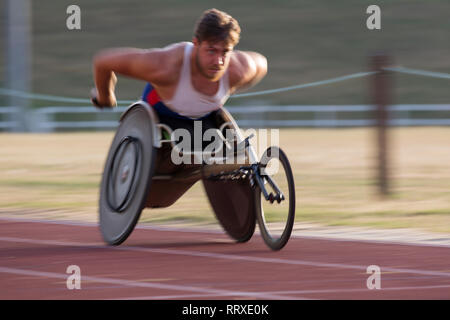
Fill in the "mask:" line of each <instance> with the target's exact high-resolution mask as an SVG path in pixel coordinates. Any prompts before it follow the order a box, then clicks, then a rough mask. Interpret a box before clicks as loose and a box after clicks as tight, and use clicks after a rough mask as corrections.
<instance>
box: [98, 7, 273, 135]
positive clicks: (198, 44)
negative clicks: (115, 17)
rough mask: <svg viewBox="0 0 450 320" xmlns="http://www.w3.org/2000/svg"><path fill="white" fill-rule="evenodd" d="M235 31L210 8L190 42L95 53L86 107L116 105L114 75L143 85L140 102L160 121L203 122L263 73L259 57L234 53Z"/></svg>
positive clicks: (233, 23) (232, 21)
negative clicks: (143, 83)
mask: <svg viewBox="0 0 450 320" xmlns="http://www.w3.org/2000/svg"><path fill="white" fill-rule="evenodd" d="M240 32H241V29H240V27H239V24H238V22H237V21H236V20H235V19H234V18H233V17H231V16H230V15H228V14H227V13H225V12H222V11H219V10H217V9H210V10H207V11H205V12H204V13H203V15H202V16H201V17H200V19H199V20H198V22H197V25H196V27H195V31H194V37H193V39H192V42H180V43H175V44H172V45H170V46H167V47H165V48H161V49H150V50H144V49H133V48H116V49H107V50H104V51H101V52H100V53H98V54H97V55H96V56H95V57H94V77H95V86H96V88H95V89H93V91H92V93H91V94H92V97H91V98H92V102H93V104H94V105H95V106H97V107H100V108H103V107H114V106H116V103H117V102H116V97H115V94H114V88H115V85H116V82H117V78H116V76H115V74H121V75H124V76H129V77H132V78H136V79H141V80H144V81H146V82H148V84H147V86H146V88H145V90H144V94H143V97H142V98H143V100H145V101H147V102H148V103H149V104H150V105H151V106H152V107H153V108H154V109H155V110H156V112H157V113H158V116H159V118H160V120H161V122H166V123H168V124H170V125H172V126H175V127H177V126H185V125H186V124H189V122H193V121H194V120H202V121H207V120H209V119H208V117H210V116H211V114H212V113H214V111H216V110H218V109H220V108H221V107H222V106H223V105H224V103H225V101H226V100H227V99H228V97H229V96H230V94H232V93H234V92H235V91H237V90H239V89H244V88H249V87H251V86H253V85H255V84H256V83H258V82H259V81H260V80H261V79H262V78H263V77H264V76H265V75H266V73H267V60H266V58H265V57H264V56H262V55H261V54H259V53H256V52H248V51H237V50H234V47H235V46H236V45H237V43H238V42H239V37H240ZM172 128H173V129H176V128H174V127H172Z"/></svg>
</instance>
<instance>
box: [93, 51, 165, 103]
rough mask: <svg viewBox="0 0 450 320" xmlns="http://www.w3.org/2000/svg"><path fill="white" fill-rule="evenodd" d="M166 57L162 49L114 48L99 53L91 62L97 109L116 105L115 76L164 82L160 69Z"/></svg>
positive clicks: (161, 69) (162, 69)
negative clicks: (99, 106) (98, 105)
mask: <svg viewBox="0 0 450 320" xmlns="http://www.w3.org/2000/svg"><path fill="white" fill-rule="evenodd" d="M167 56H168V54H167V51H165V50H164V49H153V50H143V49H135V48H116V49H106V50H103V51H100V52H99V53H98V54H96V55H95V57H94V61H93V68H94V79H95V86H96V89H97V93H96V98H97V101H98V103H99V104H100V105H101V106H115V105H116V98H115V94H114V89H115V85H116V82H117V79H116V76H115V74H116V73H117V74H121V75H124V76H128V77H131V78H135V79H140V80H144V81H147V82H160V81H164V75H163V74H162V72H163V71H164V68H161V65H164V63H165V61H166V60H167Z"/></svg>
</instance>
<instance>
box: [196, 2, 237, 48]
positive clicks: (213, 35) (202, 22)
mask: <svg viewBox="0 0 450 320" xmlns="http://www.w3.org/2000/svg"><path fill="white" fill-rule="evenodd" d="M240 33H241V27H240V26H239V24H238V22H237V21H236V19H234V18H233V17H232V16H230V15H229V14H227V13H225V12H223V11H220V10H217V9H209V10H206V11H205V12H203V15H202V16H201V17H200V19H199V20H198V21H197V24H196V26H195V30H194V36H195V37H196V38H197V39H198V41H199V42H202V41H203V40H207V41H212V42H216V41H225V42H227V43H231V44H232V45H233V46H234V45H236V44H237V43H238V42H239V37H240Z"/></svg>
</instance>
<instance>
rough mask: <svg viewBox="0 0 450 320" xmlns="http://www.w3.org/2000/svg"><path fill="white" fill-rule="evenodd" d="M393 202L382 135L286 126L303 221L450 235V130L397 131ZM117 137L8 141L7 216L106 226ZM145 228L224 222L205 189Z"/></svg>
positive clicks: (159, 212)
mask: <svg viewBox="0 0 450 320" xmlns="http://www.w3.org/2000/svg"><path fill="white" fill-rule="evenodd" d="M389 136H390V151H391V153H390V176H391V192H392V193H391V196H390V197H388V198H387V199H381V198H380V197H379V196H378V195H377V189H376V179H375V177H376V162H375V156H376V149H375V130H374V129H371V128H358V129H339V130H335V129H329V130H328V129H327V130H325V129H324V130H317V129H283V130H281V131H280V145H281V147H282V148H283V149H284V150H285V151H286V153H287V154H288V157H289V159H290V162H291V166H292V167H293V170H294V174H295V182H296V193H297V211H296V214H297V218H296V221H297V222H302V223H309V222H311V223H319V224H323V225H328V226H330V225H331V226H333V225H341V226H342V225H346V226H366V227H377V228H419V229H423V230H427V231H435V232H447V233H449V232H450V128H396V129H391V130H390V133H389ZM112 137H113V133H112V132H106V133H67V134H66V133H64V134H62V133H60V134H0V172H1V175H0V214H1V215H2V216H6V215H8V216H15V217H39V218H42V217H45V218H52V219H70V220H83V221H97V201H98V191H99V190H98V188H99V183H100V178H101V173H102V170H103V162H104V160H105V157H106V154H107V151H108V148H109V144H110V142H111V140H112ZM141 221H147V222H158V223H170V222H173V221H177V222H180V221H183V222H185V223H187V224H205V223H206V224H208V223H216V222H215V218H214V214H213V212H212V211H211V208H210V206H209V204H208V202H207V198H206V195H205V194H204V192H203V187H202V185H201V184H200V183H197V184H196V185H194V187H193V188H192V189H191V190H189V191H188V193H187V194H185V195H184V196H183V197H182V198H181V199H180V200H179V201H178V202H177V203H175V204H174V205H173V206H172V207H170V208H165V209H156V210H149V209H145V210H144V212H143V215H142V217H141Z"/></svg>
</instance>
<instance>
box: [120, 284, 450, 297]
mask: <svg viewBox="0 0 450 320" xmlns="http://www.w3.org/2000/svg"><path fill="white" fill-rule="evenodd" d="M443 288H450V285H436V286H414V287H411V286H407V287H387V288H384V287H382V288H381V289H380V290H369V289H367V288H362V289H311V290H284V291H266V293H271V294H314V293H345V292H372V293H377V292H378V293H380V292H382V291H404V290H432V289H443ZM204 296H207V297H212V296H214V295H212V294H209V295H202V294H185V295H165V296H144V297H127V298H118V299H114V300H152V299H153V300H170V299H188V298H201V297H204Z"/></svg>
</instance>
